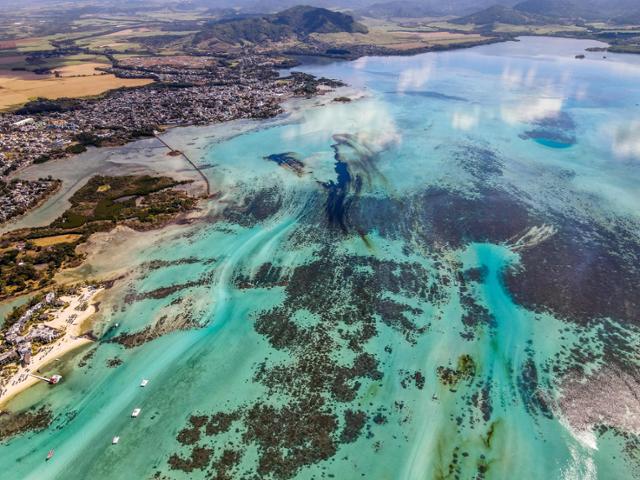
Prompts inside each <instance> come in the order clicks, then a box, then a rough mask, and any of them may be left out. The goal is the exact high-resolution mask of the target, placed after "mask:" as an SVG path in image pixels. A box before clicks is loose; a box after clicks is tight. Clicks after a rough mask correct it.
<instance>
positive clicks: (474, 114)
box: [451, 107, 480, 132]
mask: <svg viewBox="0 0 640 480" xmlns="http://www.w3.org/2000/svg"><path fill="white" fill-rule="evenodd" d="M479 123H480V109H479V108H478V107H475V108H474V110H473V111H471V112H459V111H458V112H453V116H452V118H451V126H452V127H453V128H455V129H456V130H462V131H465V132H466V131H468V130H472V129H473V128H475V127H477V126H478V124H479Z"/></svg>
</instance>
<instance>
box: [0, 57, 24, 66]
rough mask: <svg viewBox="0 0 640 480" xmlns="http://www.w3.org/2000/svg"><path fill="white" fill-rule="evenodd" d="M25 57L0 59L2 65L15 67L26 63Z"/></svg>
mask: <svg viewBox="0 0 640 480" xmlns="http://www.w3.org/2000/svg"><path fill="white" fill-rule="evenodd" d="M24 59H25V56H24V55H9V56H6V57H0V65H14V64H17V63H22V62H24Z"/></svg>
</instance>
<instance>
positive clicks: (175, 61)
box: [120, 55, 216, 68]
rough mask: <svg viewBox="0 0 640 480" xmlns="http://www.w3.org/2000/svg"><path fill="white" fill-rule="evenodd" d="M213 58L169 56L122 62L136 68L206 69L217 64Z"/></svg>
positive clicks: (128, 59) (135, 58)
mask: <svg viewBox="0 0 640 480" xmlns="http://www.w3.org/2000/svg"><path fill="white" fill-rule="evenodd" d="M215 62H216V61H215V59H213V58H211V57H192V56H189V55H167V56H162V57H129V58H126V59H124V60H121V61H120V63H121V64H122V65H129V66H136V67H145V68H149V67H157V66H159V65H167V66H171V67H184V68H205V67H208V66H211V65H213V64H215Z"/></svg>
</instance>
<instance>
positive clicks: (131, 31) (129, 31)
mask: <svg viewBox="0 0 640 480" xmlns="http://www.w3.org/2000/svg"><path fill="white" fill-rule="evenodd" d="M150 31H151V29H150V28H147V27H138V28H127V29H125V30H119V31H117V32H112V33H108V34H107V35H105V37H126V36H127V35H134V34H136V33H147V32H150Z"/></svg>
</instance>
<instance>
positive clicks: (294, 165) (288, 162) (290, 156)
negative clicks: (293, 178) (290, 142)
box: [264, 152, 304, 176]
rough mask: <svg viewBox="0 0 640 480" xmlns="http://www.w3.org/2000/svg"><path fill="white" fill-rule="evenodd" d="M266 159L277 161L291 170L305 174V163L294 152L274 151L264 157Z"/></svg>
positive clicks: (297, 173)
mask: <svg viewBox="0 0 640 480" xmlns="http://www.w3.org/2000/svg"><path fill="white" fill-rule="evenodd" d="M264 158H265V160H269V161H270V162H275V163H277V164H278V165H279V166H281V167H283V168H286V169H288V170H291V171H292V172H293V173H295V174H296V175H299V176H300V175H303V174H304V163H302V161H301V160H299V159H298V157H297V155H296V154H295V153H294V152H285V153H274V154H272V155H268V156H266V157H264Z"/></svg>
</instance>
